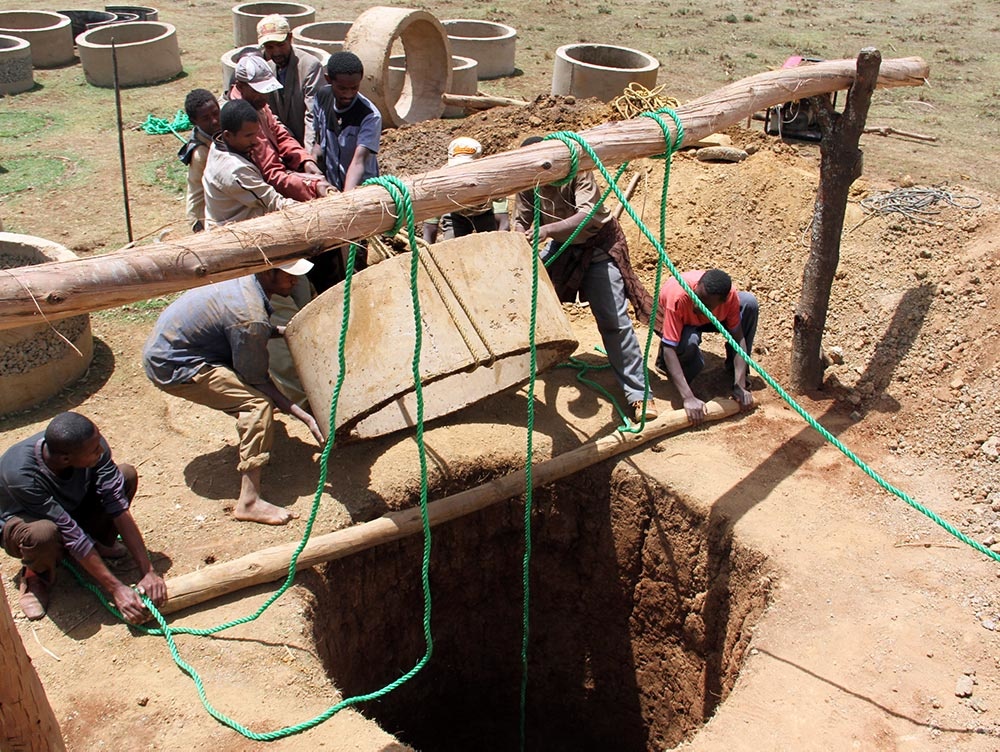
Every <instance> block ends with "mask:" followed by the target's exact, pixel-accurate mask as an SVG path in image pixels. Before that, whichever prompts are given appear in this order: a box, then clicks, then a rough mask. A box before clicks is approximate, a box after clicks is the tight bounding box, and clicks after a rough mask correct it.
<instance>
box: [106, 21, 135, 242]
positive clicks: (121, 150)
mask: <svg viewBox="0 0 1000 752" xmlns="http://www.w3.org/2000/svg"><path fill="white" fill-rule="evenodd" d="M111 68H112V70H113V71H114V74H115V110H116V111H117V113H118V162H119V164H120V165H121V170H122V200H123V201H124V202H125V230H126V231H127V232H128V242H130V243H131V242H132V212H131V211H130V210H129V205H128V177H127V174H126V172H125V134H124V126H123V125H122V90H121V86H119V85H118V49H117V48H116V47H115V38H114V37H111Z"/></svg>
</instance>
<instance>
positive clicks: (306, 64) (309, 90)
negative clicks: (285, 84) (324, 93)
mask: <svg viewBox="0 0 1000 752" xmlns="http://www.w3.org/2000/svg"><path fill="white" fill-rule="evenodd" d="M296 54H297V55H299V60H300V69H299V70H300V73H299V76H300V78H301V79H302V98H303V103H304V105H305V118H304V122H303V125H304V133H303V138H302V145H303V146H304V147H305V148H306V151H308V152H310V154H312V153H313V146H314V145H315V143H316V140H317V138H316V136H317V134H316V122H315V116H314V114H313V109H314V108H315V105H316V92H318V91H319V90H320V87H322V86H323V85H324V84H325V83H326V79H325V78H324V77H323V64H322V63H321V62H320V61H319V60H318V59H317V58H315V57H314V56H312V55H309V53H306V52H296ZM313 61H315V62H313ZM303 68H305V70H303Z"/></svg>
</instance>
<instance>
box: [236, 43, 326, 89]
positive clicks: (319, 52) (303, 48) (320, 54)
mask: <svg viewBox="0 0 1000 752" xmlns="http://www.w3.org/2000/svg"><path fill="white" fill-rule="evenodd" d="M292 46H293V47H294V48H295V49H296V50H298V51H299V52H308V53H309V54H310V55H312V56H313V57H315V58H316V59H317V60H319V61H320V63H322V64H323V65H324V66H325V65H326V61H327V60H329V59H330V53H329V52H327V51H326V50H323V49H320V48H319V47H309V46H307V45H304V44H295V45H292ZM246 47H254V48H256V47H257V45H246ZM246 47H234V48H233V49H231V50H227V51H226V52H224V53H222V57H221V58H219V62H220V63H222V91H223V92H228V91H229V89H230V87H231V86H232V85H233V76H235V75H236V58H237V57H238V56H239V54H240V53H241V52H242V51H243V50H245V49H246Z"/></svg>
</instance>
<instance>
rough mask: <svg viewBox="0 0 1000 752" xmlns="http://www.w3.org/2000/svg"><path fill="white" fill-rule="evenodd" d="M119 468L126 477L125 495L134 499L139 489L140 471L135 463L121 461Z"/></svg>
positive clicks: (129, 498)
mask: <svg viewBox="0 0 1000 752" xmlns="http://www.w3.org/2000/svg"><path fill="white" fill-rule="evenodd" d="M118 469H119V470H121V473H122V475H123V476H124V477H125V497H126V498H127V499H128V500H129V501H132V499H134V498H135V494H136V491H138V490H139V471H138V470H136V469H135V466H134V465H129V464H128V463H125V462H122V463H119V465H118Z"/></svg>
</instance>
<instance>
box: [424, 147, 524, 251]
mask: <svg viewBox="0 0 1000 752" xmlns="http://www.w3.org/2000/svg"><path fill="white" fill-rule="evenodd" d="M482 155H483V145H482V144H481V143H479V142H478V141H476V139H474V138H469V137H468V136H459V137H458V138H456V139H455V140H453V141H452V142H451V143H450V144H448V166H449V167H454V166H455V165H460V164H467V163H468V162H472V161H474V160H476V159H479V158H480V157H481V156H482ZM438 229H440V230H441V231H442V232H444V237H445V240H451V239H452V238H461V237H464V236H466V235H471V234H472V233H474V232H493V231H494V230H500V231H506V230H509V229H510V217H509V215H508V213H507V200H506V199H501V200H499V201H487V202H486V203H485V204H480V205H479V206H462V207H459V208H456V209H453V210H452V211H450V212H448V213H447V214H445V215H444V216H442V217H441V219H440V220H438V219H429V220H427V221H425V222H424V240H425V241H426V242H428V243H433V242H434V241H436V240H437V236H438Z"/></svg>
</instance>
